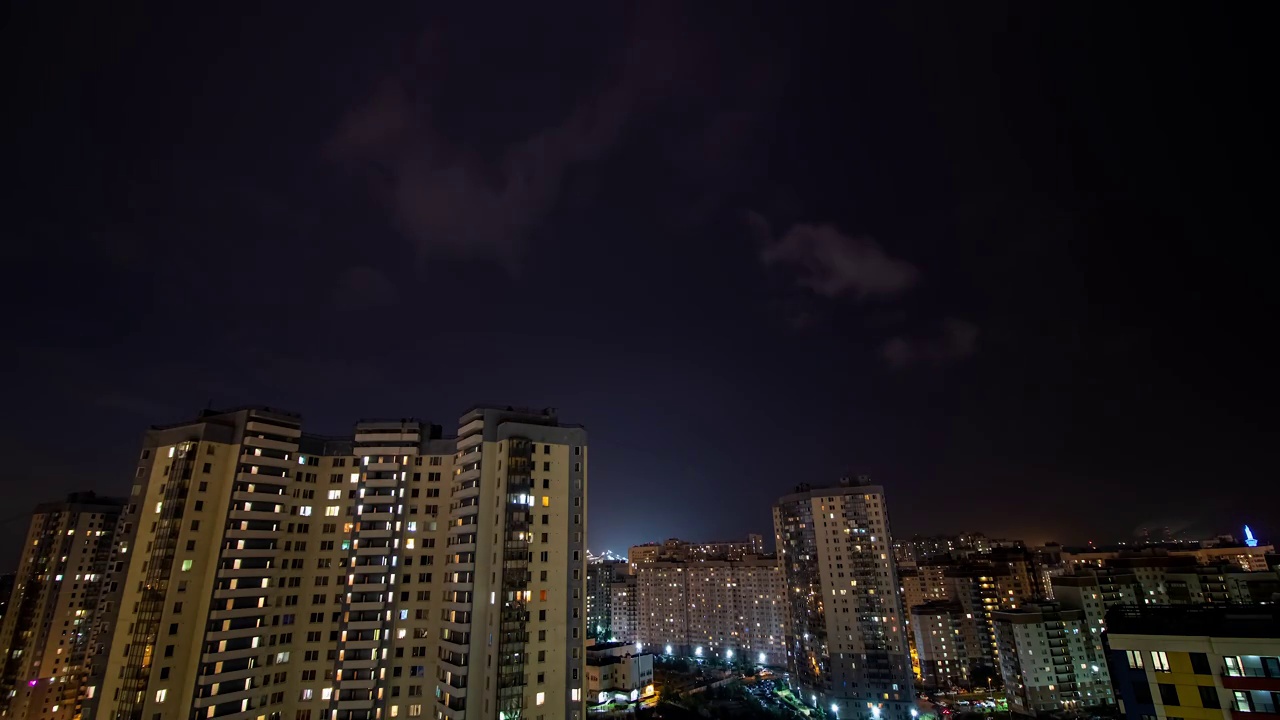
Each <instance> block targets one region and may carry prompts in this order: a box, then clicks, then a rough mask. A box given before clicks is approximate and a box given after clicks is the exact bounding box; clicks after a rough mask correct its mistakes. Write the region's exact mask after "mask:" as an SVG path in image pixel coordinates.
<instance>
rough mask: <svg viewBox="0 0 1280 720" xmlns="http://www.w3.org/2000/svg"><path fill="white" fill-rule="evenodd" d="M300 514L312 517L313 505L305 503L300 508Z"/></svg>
mask: <svg viewBox="0 0 1280 720" xmlns="http://www.w3.org/2000/svg"><path fill="white" fill-rule="evenodd" d="M298 514H299V515H301V516H303V517H311V506H310V505H303V506H301V507H299V508H298Z"/></svg>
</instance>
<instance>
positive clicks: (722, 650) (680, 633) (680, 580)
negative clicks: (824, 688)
mask: <svg viewBox="0 0 1280 720" xmlns="http://www.w3.org/2000/svg"><path fill="white" fill-rule="evenodd" d="M622 591H623V592H625V591H626V590H625V588H624V589H623V590H622ZM634 592H635V607H636V619H635V632H636V636H635V638H634V640H635V641H636V642H638V643H639V644H640V647H641V648H643V649H644V650H645V651H647V652H653V653H656V654H666V655H685V656H690V657H705V658H707V659H711V658H718V659H721V660H735V659H736V660H740V661H743V662H748V663H754V664H763V665H779V666H780V665H785V664H786V648H785V646H784V644H783V624H784V621H785V618H786V585H785V583H784V581H783V575H782V570H781V568H780V567H779V566H778V562H777V560H776V559H775V558H773V557H768V556H766V557H759V556H755V555H748V556H745V557H743V558H742V559H740V560H689V561H680V560H656V561H653V562H645V563H640V564H639V565H637V573H636V583H635V591H634Z"/></svg>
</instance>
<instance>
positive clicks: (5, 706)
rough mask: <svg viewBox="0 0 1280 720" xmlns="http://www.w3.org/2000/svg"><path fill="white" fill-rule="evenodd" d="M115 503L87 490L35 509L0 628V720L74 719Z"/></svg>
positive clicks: (118, 503)
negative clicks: (10, 719)
mask: <svg viewBox="0 0 1280 720" xmlns="http://www.w3.org/2000/svg"><path fill="white" fill-rule="evenodd" d="M123 504H124V502H123V501H122V500H116V499H111V498H101V497H97V496H96V495H94V494H93V493H91V492H89V493H73V494H72V495H69V496H68V497H67V499H66V500H65V501H62V502H51V503H44V504H43V505H40V506H38V507H36V510H35V513H34V514H32V516H31V525H30V527H29V529H28V530H27V536H26V540H25V542H23V544H22V557H21V559H20V560H19V563H18V572H17V575H16V576H15V578H14V584H13V589H12V595H11V598H10V601H9V606H8V609H7V610H6V612H5V616H4V622H3V624H2V625H0V652H3V653H4V657H3V659H0V662H2V663H3V668H4V669H3V671H2V672H0V716H3V717H13V718H33V719H34V718H49V719H54V718H59V719H68V720H69V719H70V718H74V717H78V716H79V715H80V707H81V703H82V702H83V701H84V700H85V698H84V697H83V696H82V693H84V692H85V680H86V678H87V677H88V675H89V674H90V665H91V663H92V662H93V661H94V660H95V657H94V654H93V652H92V649H93V645H92V643H91V641H90V630H91V628H92V626H93V623H94V621H95V619H96V618H97V617H98V616H99V613H100V612H101V611H102V609H103V605H104V603H103V602H102V595H103V591H104V589H105V588H106V587H107V585H106V583H105V581H104V573H105V571H106V569H107V562H108V554H109V552H110V549H111V543H112V539H113V538H114V537H115V530H116V522H117V521H118V520H119V519H120V510H121V506H122V505H123Z"/></svg>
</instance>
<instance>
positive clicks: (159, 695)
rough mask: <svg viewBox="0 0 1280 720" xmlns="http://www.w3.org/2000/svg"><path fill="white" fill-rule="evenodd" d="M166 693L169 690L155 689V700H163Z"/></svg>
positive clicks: (159, 701)
mask: <svg viewBox="0 0 1280 720" xmlns="http://www.w3.org/2000/svg"><path fill="white" fill-rule="evenodd" d="M168 694H169V691H168V690H157V691H156V702H158V703H162V702H164V699H165V697H166V696H167V695H168Z"/></svg>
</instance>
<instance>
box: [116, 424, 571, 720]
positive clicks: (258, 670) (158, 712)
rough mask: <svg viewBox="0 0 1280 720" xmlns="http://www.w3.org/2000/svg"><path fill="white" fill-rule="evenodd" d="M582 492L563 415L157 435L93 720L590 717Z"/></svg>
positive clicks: (138, 484)
mask: <svg viewBox="0 0 1280 720" xmlns="http://www.w3.org/2000/svg"><path fill="white" fill-rule="evenodd" d="M586 478H587V443H586V433H585V431H584V430H582V429H581V428H577V427H570V426H565V425H561V424H559V423H558V422H557V419H556V417H555V415H554V413H553V412H551V411H542V412H538V411H526V410H515V409H511V408H507V409H497V408H476V409H474V410H472V411H470V412H468V413H466V414H465V415H463V416H462V418H461V419H460V421H459V428H458V433H457V437H456V438H445V437H443V436H442V433H441V430H440V428H439V427H438V426H433V425H429V424H425V423H422V422H418V421H415V420H388V421H362V422H360V423H358V424H357V425H356V427H355V431H354V433H353V434H352V435H350V436H344V437H327V436H318V435H312V434H309V433H307V432H304V431H303V429H302V422H301V418H300V417H299V416H297V415H294V414H291V413H286V412H282V411H278V410H271V409H265V408H251V409H244V410H236V411H229V412H217V413H215V412H206V413H204V414H203V415H202V416H201V417H199V418H197V419H196V420H194V421H191V422H188V423H182V424H178V425H172V426H166V427H158V428H153V429H152V430H151V431H150V432H148V433H147V434H146V437H145V440H144V443H143V448H142V453H141V456H140V458H139V462H138V469H137V479H136V480H135V484H134V486H133V491H132V494H131V496H130V498H129V500H128V503H129V505H128V508H127V513H126V515H125V516H124V517H123V519H122V525H121V532H120V533H118V536H117V548H116V568H117V570H116V572H115V573H114V575H113V576H112V578H111V579H112V582H113V585H114V587H115V588H116V594H115V598H114V602H115V603H116V608H117V611H118V617H117V618H115V620H114V622H112V623H111V625H110V629H109V632H108V633H107V634H109V640H107V641H104V645H105V646H107V647H109V653H110V662H111V665H110V667H109V668H108V669H107V670H106V672H104V673H103V674H102V675H101V676H100V677H98V678H96V680H95V681H94V682H93V684H92V688H93V689H94V691H95V696H96V702H97V704H98V707H97V710H96V712H95V713H94V714H93V715H92V716H93V717H98V718H117V719H119V720H143V719H144V718H145V719H146V720H153V719H155V718H159V720H185V719H187V718H191V719H193V720H194V719H197V718H258V717H263V716H265V717H281V718H294V719H295V720H296V719H300V718H313V719H314V720H321V719H324V720H375V719H378V720H381V719H383V718H399V717H409V718H412V717H424V718H425V717H431V718H452V719H461V718H468V719H471V718H486V719H487V718H499V717H507V718H510V717H523V718H542V719H543V720H547V719H550V718H580V717H582V714H583V709H584V705H583V699H584V698H583V687H584V684H585V679H584V672H583V668H584V661H585V658H584V647H585V627H584V621H585V553H586V549H585V545H584V539H585V534H586V497H587V496H586Z"/></svg>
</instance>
